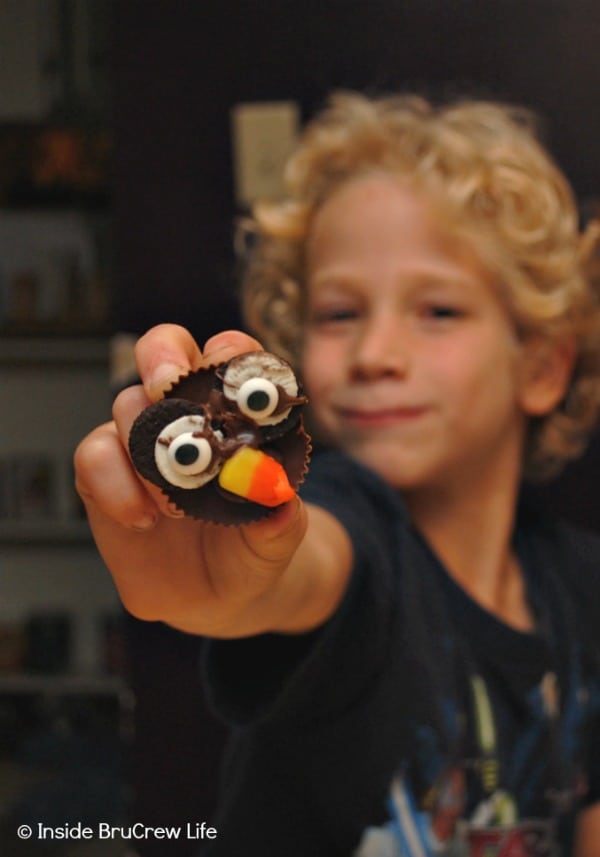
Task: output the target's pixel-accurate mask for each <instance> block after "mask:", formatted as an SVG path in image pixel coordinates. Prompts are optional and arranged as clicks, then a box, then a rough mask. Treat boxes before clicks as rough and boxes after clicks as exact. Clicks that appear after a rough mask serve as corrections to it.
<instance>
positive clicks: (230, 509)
mask: <svg viewBox="0 0 600 857" xmlns="http://www.w3.org/2000/svg"><path fill="white" fill-rule="evenodd" d="M305 403H306V397H305V396H303V395H302V392H301V390H300V388H299V385H298V381H297V379H296V376H295V375H294V371H293V369H292V367H291V366H290V365H289V364H288V363H287V362H286V361H285V360H282V359H281V358H280V357H277V356H275V355H274V354H270V353H269V352H267V351H250V352H247V353H245V354H240V355H238V356H236V357H234V358H232V359H231V360H229V361H227V362H226V363H222V364H220V365H218V366H213V367H210V368H208V369H200V370H198V371H197V372H191V373H190V374H188V375H184V376H182V377H181V378H179V380H178V381H177V382H176V383H175V384H174V385H173V386H172V387H171V389H170V390H168V392H167V393H166V394H165V398H164V399H162V400H161V401H160V402H157V403H155V404H153V405H150V406H149V407H147V408H146V409H145V410H144V411H142V413H141V414H140V415H139V416H138V418H137V420H136V421H135V422H134V424H133V426H132V429H131V433H130V435H129V451H130V454H131V458H132V461H133V464H134V466H135V467H136V469H137V470H138V472H139V473H140V474H141V475H142V476H143V477H144V478H146V479H148V480H149V481H150V482H152V483H153V484H154V485H157V486H158V487H159V488H161V490H162V491H163V493H164V494H165V495H166V496H167V497H168V498H169V500H170V501H171V502H172V503H173V504H174V505H175V506H176V507H177V508H178V509H180V510H181V511H183V512H184V513H185V514H186V515H190V516H191V517H194V518H200V519H202V520H205V521H212V522H213V523H221V524H241V523H249V522H250V521H257V520H259V519H260V518H264V517H266V516H267V515H269V514H270V513H271V512H272V511H273V510H274V509H276V508H277V507H278V506H280V505H281V504H282V503H285V502H287V501H288V500H291V499H292V497H293V496H294V494H295V493H296V490H297V489H298V487H299V485H300V483H301V482H302V480H303V478H304V475H305V473H306V469H307V465H308V456H309V453H310V439H309V437H308V435H307V434H306V432H305V430H304V426H303V421H302V414H301V411H302V406H303V405H304V404H305Z"/></svg>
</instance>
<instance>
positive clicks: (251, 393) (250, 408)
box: [222, 351, 298, 426]
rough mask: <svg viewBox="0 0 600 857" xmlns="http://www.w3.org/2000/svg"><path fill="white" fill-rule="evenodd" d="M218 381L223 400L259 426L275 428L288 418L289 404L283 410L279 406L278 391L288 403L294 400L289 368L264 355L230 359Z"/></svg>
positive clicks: (256, 353) (295, 389)
mask: <svg viewBox="0 0 600 857" xmlns="http://www.w3.org/2000/svg"><path fill="white" fill-rule="evenodd" d="M222 380H223V393H224V395H225V397H226V398H227V399H229V401H232V402H235V403H236V405H237V406H238V408H239V410H240V412H241V413H242V414H243V415H244V416H246V417H249V418H250V419H252V420H254V421H255V422H256V423H257V424H258V425H260V426H270V425H277V423H280V422H283V420H285V419H286V418H287V417H288V416H289V415H290V412H291V410H292V404H293V403H292V404H290V405H287V406H286V403H285V402H283V403H282V401H281V399H282V396H281V391H283V392H284V394H287V397H289V398H291V399H296V398H297V396H298V382H297V381H296V377H295V375H294V372H293V370H292V367H291V366H290V365H289V363H286V362H285V360H281V359H280V358H278V357H276V356H275V355H274V354H269V353H267V352H266V351H252V352H250V353H248V354H242V355H240V356H239V357H234V358H233V359H232V360H230V361H229V363H228V364H227V367H226V369H225V372H224V374H223V376H222ZM283 398H284V399H285V396H284V397H283Z"/></svg>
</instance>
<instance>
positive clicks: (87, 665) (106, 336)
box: [0, 0, 600, 857]
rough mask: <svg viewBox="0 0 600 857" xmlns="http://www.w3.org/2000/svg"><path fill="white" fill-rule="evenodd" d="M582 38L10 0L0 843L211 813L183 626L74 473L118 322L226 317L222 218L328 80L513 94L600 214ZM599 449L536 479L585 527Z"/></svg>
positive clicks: (139, 3) (598, 29)
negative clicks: (155, 604) (123, 586)
mask: <svg viewBox="0 0 600 857" xmlns="http://www.w3.org/2000/svg"><path fill="white" fill-rule="evenodd" d="M599 43H600V6H599V4H598V3H597V2H596V0H318V2H317V0H303V2H297V0H294V2H293V1H292V0H263V2H260V0H258V1H257V0H255V2H253V3H250V2H246V0H196V2H193V0H187V2H186V0H118V2H112V1H111V0H2V2H1V3H0V389H1V390H2V394H3V403H2V409H1V416H0V853H1V854H2V855H3V857H19V855H28V857H31V855H37V854H48V855H57V857H58V855H60V857H78V855H82V857H85V855H88V857H94V855H97V857H118V855H119V857H124V855H126V854H127V855H131V854H133V853H137V854H139V855H140V857H155V855H156V857H158V855H160V857H169V855H182V857H183V855H190V854H192V853H193V850H194V845H195V843H194V842H193V841H188V840H185V839H179V840H178V841H174V842H170V843H168V844H165V843H164V842H162V843H161V842H158V843H157V842H152V841H150V840H148V841H142V842H138V843H135V849H134V848H133V847H132V843H125V844H123V843H120V842H116V841H112V842H103V843H101V842H98V841H96V842H76V841H67V842H65V841H62V842H58V841H53V842H51V841H43V842H42V841H35V840H31V841H30V842H29V843H27V842H25V843H23V842H19V840H18V839H17V837H16V828H17V825H18V824H21V823H30V824H34V825H36V824H37V823H38V822H43V823H44V824H47V825H50V826H57V825H65V824H76V823H77V822H82V823H83V824H89V825H94V824H97V823H98V822H99V821H105V822H110V823H113V824H127V823H131V822H138V821H139V822H143V823H146V824H151V825H159V824H160V825H173V824H175V825H177V824H179V825H186V824H187V823H188V822H190V823H192V824H195V823H196V822H198V823H199V822H202V821H206V822H208V823H210V822H211V820H212V819H213V818H214V803H215V795H216V787H217V777H218V763H219V758H220V754H221V749H222V746H223V742H224V740H225V737H226V733H225V729H224V727H223V726H222V725H221V724H220V723H218V722H216V720H215V719H214V718H213V717H212V715H211V714H210V712H209V711H208V710H207V708H206V705H205V703H204V699H203V695H202V692H201V689H200V686H199V683H198V667H197V661H198V644H197V641H196V640H194V639H190V638H188V637H186V636H185V635H182V634H178V633H176V632H174V631H172V630H170V629H168V628H166V627H164V626H162V625H161V624H159V623H140V622H137V621H135V620H133V619H132V618H131V617H128V616H127V615H126V614H125V613H124V612H123V611H122V610H121V609H120V607H119V604H118V601H117V598H116V596H115V594H114V591H113V589H112V585H111V583H110V579H109V576H108V573H107V572H106V569H105V568H104V567H103V565H102V562H101V560H100V559H99V557H98V556H97V554H96V552H95V549H94V547H93V545H92V542H91V539H90V536H89V531H88V528H87V525H86V523H85V520H84V517H83V515H82V510H81V507H80V504H79V502H78V500H77V498H76V495H75V493H74V491H73V488H72V466H71V458H72V452H73V449H74V447H75V445H76V443H77V442H78V440H79V439H80V438H81V437H82V436H83V435H84V434H85V433H86V432H87V431H89V430H90V429H91V428H92V427H93V426H94V425H96V424H97V423H99V422H101V421H104V420H105V419H107V418H109V416H110V403H111V399H112V397H113V396H114V394H115V392H116V391H117V390H118V389H120V388H121V387H122V386H123V385H125V384H127V383H128V382H130V381H131V380H133V372H134V370H133V367H132V364H131V345H132V342H133V341H135V338H136V336H137V335H138V334H139V333H141V332H143V331H144V330H145V329H146V328H147V327H149V326H150V325H152V324H155V323H158V322H163V321H170V322H178V323H182V324H185V325H186V326H188V327H190V328H191V330H192V331H193V332H194V334H195V335H196V336H197V337H198V338H199V339H200V340H203V339H205V338H207V337H208V336H210V335H211V334H212V333H214V332H216V331H217V330H219V329H220V328H222V327H231V326H235V325H237V324H239V317H238V312H237V307H236V296H235V292H236V280H237V273H238V272H237V268H236V259H235V254H234V243H233V234H234V223H235V221H236V219H237V218H238V217H240V216H243V214H244V212H245V211H246V210H247V207H248V205H249V204H250V203H251V200H252V199H253V198H254V197H255V196H256V195H261V194H263V193H267V194H269V193H277V192H278V189H279V186H280V170H281V165H282V163H283V161H284V160H285V158H286V156H287V154H288V152H289V150H290V147H291V146H292V145H293V142H294V138H295V136H296V134H297V132H298V129H299V128H300V127H301V125H302V123H303V122H304V121H305V119H306V118H307V117H308V116H309V115H310V114H312V113H313V112H314V111H315V110H316V109H318V108H319V107H321V106H322V104H323V103H324V100H325V98H326V95H327V93H328V92H330V91H331V90H332V89H335V88H356V89H363V90H368V91H370V92H373V93H376V92H388V91H391V90H405V91H407V90H408V91H417V92H421V93H423V94H425V95H428V96H430V97H433V98H445V97H451V96H453V95H464V94H466V95H472V96H482V97H490V98H495V99H501V100H504V101H511V102H517V103H519V104H524V105H526V106H529V107H531V108H533V109H534V110H536V111H537V112H538V114H539V115H540V117H541V120H542V130H543V134H544V138H545V142H546V143H547V145H548V146H549V148H550V149H551V151H552V152H553V153H554V155H555V157H556V159H557V160H558V161H559V163H560V164H561V166H562V167H563V169H564V170H565V171H566V173H567V175H568V176H569V178H570V180H571V182H572V184H573V186H574V188H575V190H576V193H577V196H578V199H579V203H580V207H581V214H582V221H584V220H585V219H587V218H588V217H590V216H592V215H593V214H594V213H596V214H599V213H600V111H599V110H598V101H599V97H600V51H599V50H598V44H599ZM599 458H600V456H599V454H598V443H597V441H595V442H594V443H593V444H592V446H591V449H590V451H589V453H588V454H587V456H586V458H585V459H584V460H583V461H582V462H581V463H579V464H576V465H573V466H572V467H571V468H570V469H569V470H568V472H567V473H566V474H565V475H564V476H563V477H562V478H561V479H560V480H559V481H558V482H557V483H555V484H554V485H553V486H551V487H550V488H547V489H545V490H544V492H543V494H544V499H545V500H546V502H548V503H549V504H550V505H553V506H555V507H557V508H558V509H559V510H561V511H562V512H564V513H565V514H567V515H568V516H569V517H571V518H572V519H574V520H575V521H577V522H579V523H583V524H585V525H587V526H590V527H593V528H596V529H600V513H599V512H598V509H599V508H600V504H599V502H598V500H599V491H598V486H597V481H598V474H599V473H600V468H599V463H600V461H599Z"/></svg>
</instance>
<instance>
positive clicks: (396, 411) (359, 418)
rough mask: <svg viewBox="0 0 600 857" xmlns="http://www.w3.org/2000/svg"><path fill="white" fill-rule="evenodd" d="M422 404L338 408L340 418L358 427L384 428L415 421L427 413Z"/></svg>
mask: <svg viewBox="0 0 600 857" xmlns="http://www.w3.org/2000/svg"><path fill="white" fill-rule="evenodd" d="M427 410H428V409H427V408H426V407H425V406H423V405H415V406H406V407H405V406H402V407H397V408H387V407H386V408H338V409H337V411H338V414H339V416H340V418H341V419H342V420H344V422H346V423H350V424H351V425H354V426H357V427H360V428H384V427H387V426H392V425H399V424H407V423H412V422H415V421H416V420H418V419H420V418H421V417H422V416H424V415H425V414H426V413H427Z"/></svg>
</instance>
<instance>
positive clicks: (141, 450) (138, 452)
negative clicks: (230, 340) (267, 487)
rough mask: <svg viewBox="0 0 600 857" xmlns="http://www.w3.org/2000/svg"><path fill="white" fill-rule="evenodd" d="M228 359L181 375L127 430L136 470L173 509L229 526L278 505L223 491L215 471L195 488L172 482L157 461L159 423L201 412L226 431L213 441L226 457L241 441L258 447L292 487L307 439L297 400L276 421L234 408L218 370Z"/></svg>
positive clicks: (300, 476) (305, 460) (306, 454)
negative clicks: (251, 416) (270, 422)
mask: <svg viewBox="0 0 600 857" xmlns="http://www.w3.org/2000/svg"><path fill="white" fill-rule="evenodd" d="M226 365H227V364H221V365H220V366H215V367H211V368H209V369H199V370H198V371H196V372H191V373H189V374H187V375H183V376H181V377H180V378H179V379H178V380H177V381H176V382H175V383H174V384H173V386H172V387H171V388H170V389H169V390H168V391H167V392H166V393H165V398H164V399H162V400H161V401H160V402H157V403H155V404H153V405H150V406H149V407H148V408H146V409H145V410H144V411H142V413H141V414H140V415H139V416H138V418H137V420H136V421H135V423H134V424H133V426H132V429H131V433H130V436H129V450H130V454H131V457H132V460H133V463H134V466H135V467H136V469H137V470H138V472H139V473H140V474H141V475H142V476H143V477H144V478H145V479H148V480H149V481H150V482H152V483H153V484H155V485H157V486H158V487H159V488H160V489H161V490H162V492H163V494H165V496H166V497H167V498H168V499H169V500H170V502H171V503H172V504H173V505H174V506H175V507H176V508H177V509H179V510H180V511H182V512H184V513H185V514H186V515H188V516H190V517H192V518H196V519H198V520H203V521H207V522H211V523H215V524H225V525H229V526H231V525H239V524H247V523H251V522H252V521H259V520H261V519H263V518H266V517H268V516H269V515H272V514H273V513H274V512H275V511H276V510H277V508H279V507H274V508H273V507H269V506H263V505H261V504H260V503H255V502H253V501H251V500H245V499H244V498H242V497H239V496H237V495H235V494H231V493H229V492H228V491H225V490H224V489H223V488H221V487H220V486H219V483H218V475H217V476H215V477H214V478H213V479H211V480H210V481H209V482H207V483H205V484H204V485H202V486H201V487H199V488H192V489H186V488H180V487H178V486H176V485H172V484H171V483H170V482H168V481H167V480H166V479H165V478H164V477H163V476H162V474H161V473H160V472H159V470H158V468H157V465H156V461H155V452H154V450H155V445H156V439H157V437H158V435H159V434H160V432H161V431H162V429H163V428H164V427H165V426H167V425H168V424H169V423H171V422H173V421H174V420H176V419H177V418H178V417H180V416H184V415H189V414H197V415H201V416H204V417H205V418H206V419H207V420H208V421H209V422H210V424H211V425H212V426H213V427H214V428H218V430H219V431H220V432H221V433H222V435H223V436H224V440H223V441H222V442H217V446H218V447H219V449H223V450H224V455H225V457H226V456H227V454H231V453H232V451H234V450H235V449H237V448H239V447H240V446H241V445H248V446H252V447H254V448H257V449H260V450H261V451H262V452H264V453H266V454H267V455H270V456H272V457H273V458H275V459H276V460H277V461H278V462H279V463H280V464H281V465H282V467H283V469H284V470H285V472H286V474H287V478H288V481H289V483H290V485H291V486H292V488H294V490H295V491H297V490H298V488H299V487H300V485H301V484H302V482H303V481H304V478H305V476H306V473H307V471H308V464H309V460H310V452H311V443H310V437H309V436H308V434H307V433H306V431H305V429H304V424H303V419H302V415H301V405H296V406H294V407H292V411H291V413H290V415H289V416H288V417H287V418H286V419H284V420H282V422H280V423H278V424H276V425H274V426H264V427H262V426H259V425H257V424H256V423H255V422H254V421H253V420H250V419H249V418H247V417H245V416H243V415H241V414H240V413H239V412H237V408H235V406H233V407H232V405H231V403H230V402H228V401H227V400H226V399H225V396H224V395H223V392H222V385H221V382H220V378H219V375H218V374H217V372H219V371H222V369H223V367H224V366H226ZM225 450H229V453H228V452H227V451H225Z"/></svg>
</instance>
